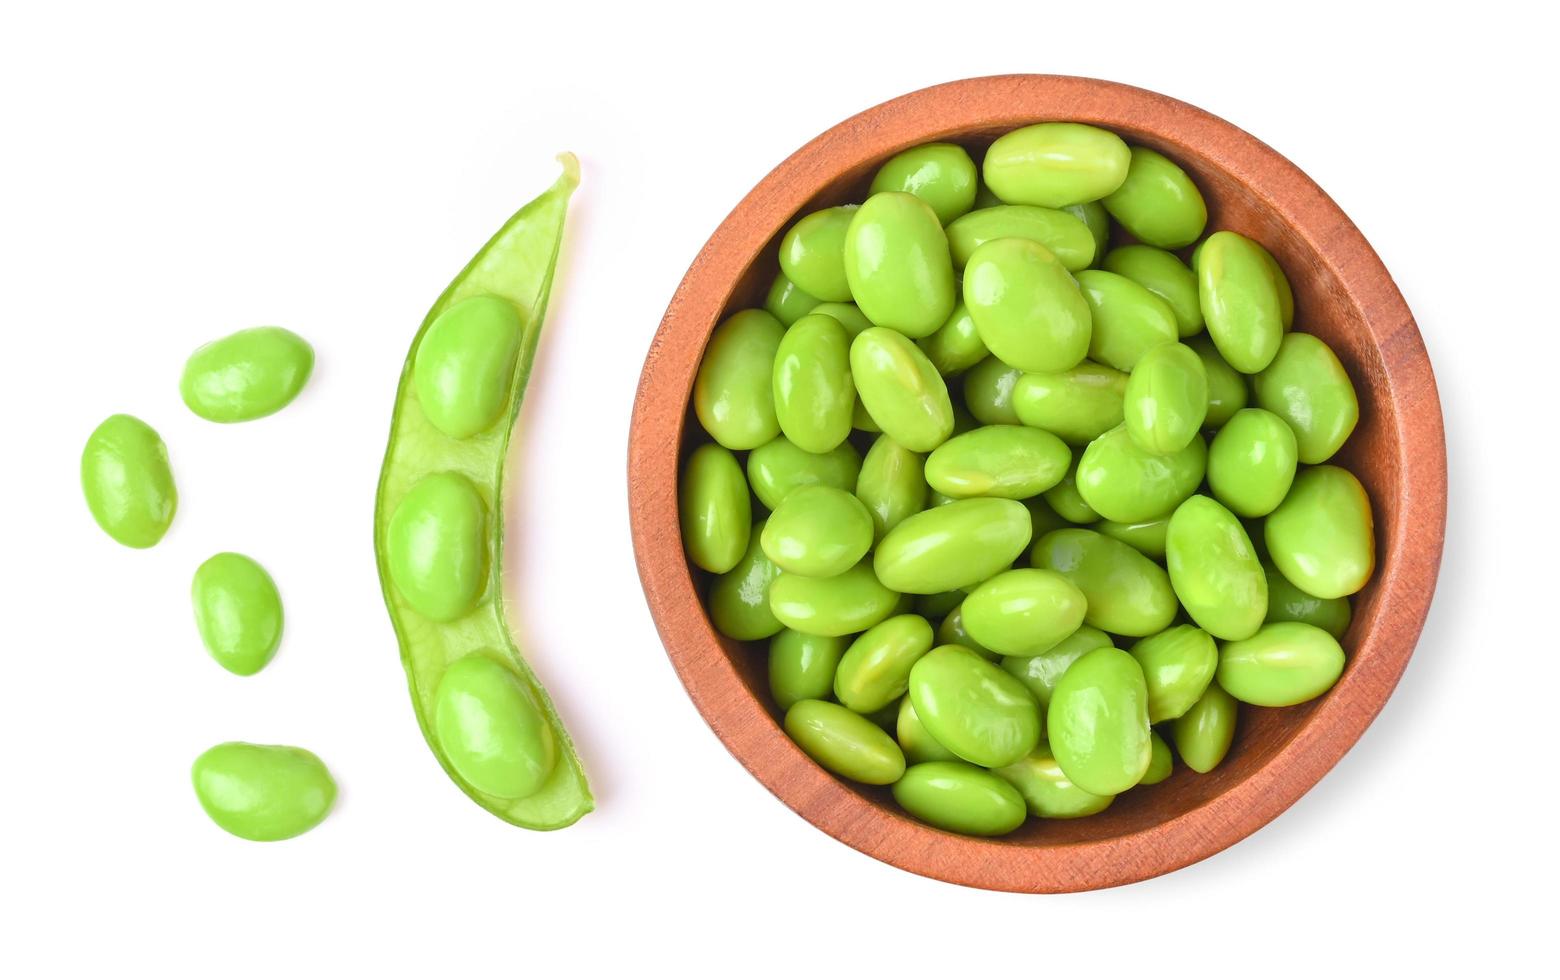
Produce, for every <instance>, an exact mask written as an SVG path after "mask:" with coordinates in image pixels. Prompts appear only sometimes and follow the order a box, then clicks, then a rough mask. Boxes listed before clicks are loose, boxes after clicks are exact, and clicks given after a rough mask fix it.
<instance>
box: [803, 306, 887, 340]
mask: <svg viewBox="0 0 1560 980" xmlns="http://www.w3.org/2000/svg"><path fill="white" fill-rule="evenodd" d="M807 312H809V313H822V314H823V315H825V316H832V317H834V319H836V320H838V321H840V326H842V327H844V328H845V332H846V333H847V334H849V335H850V339H851V340H855V339H856V336H857V335H858V334H860V333H861V331H863V330H866V329H867V328H869V327H871V326H872V321H871V320H868V319H867V318H866V316H865V315H863V314H862V312H861V310H860V308H859V307H857V306H856V304H855V303H819V304H818V305H817V306H814V307H813V308H812V309H810V310H808V311H807Z"/></svg>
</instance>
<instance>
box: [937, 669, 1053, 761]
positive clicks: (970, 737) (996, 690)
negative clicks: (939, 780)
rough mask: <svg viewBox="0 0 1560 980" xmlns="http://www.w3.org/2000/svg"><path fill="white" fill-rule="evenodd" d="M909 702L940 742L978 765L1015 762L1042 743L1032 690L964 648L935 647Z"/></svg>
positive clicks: (1038, 714)
mask: <svg viewBox="0 0 1560 980" xmlns="http://www.w3.org/2000/svg"><path fill="white" fill-rule="evenodd" d="M910 700H911V701H912V702H913V703H914V704H915V714H916V717H917V718H919V719H921V724H923V725H925V726H926V730H927V731H929V732H931V733H932V737H933V738H935V739H937V741H938V743H940V744H941V745H943V746H944V747H945V748H947V749H948V751H950V752H952V753H953V754H954V755H957V756H958V757H959V758H961V759H964V760H966V761H968V762H973V763H975V764H976V765H980V766H986V767H988V768H995V767H997V766H1005V765H1009V764H1011V763H1014V762H1017V761H1018V760H1019V759H1022V758H1023V757H1024V756H1026V755H1028V754H1029V752H1030V750H1031V749H1033V748H1034V747H1035V744H1036V743H1037V742H1038V741H1039V740H1040V709H1039V706H1038V705H1036V704H1035V699H1034V698H1033V697H1032V696H1031V695H1030V693H1029V691H1028V690H1027V689H1026V688H1025V687H1024V685H1023V684H1020V683H1019V682H1018V680H1017V679H1016V678H1015V677H1013V676H1012V675H1011V674H1008V673H1007V672H1005V671H1004V670H1003V669H1002V668H1001V667H998V666H997V665H996V664H994V663H992V662H991V661H989V660H986V659H985V658H983V657H981V656H980V654H978V653H975V652H974V651H972V650H967V649H965V648H964V647H956V646H942V647H937V648H935V649H933V650H932V651H931V652H930V653H927V654H925V655H923V656H922V657H921V658H920V659H919V660H917V661H916V662H915V666H913V667H911V668H910Z"/></svg>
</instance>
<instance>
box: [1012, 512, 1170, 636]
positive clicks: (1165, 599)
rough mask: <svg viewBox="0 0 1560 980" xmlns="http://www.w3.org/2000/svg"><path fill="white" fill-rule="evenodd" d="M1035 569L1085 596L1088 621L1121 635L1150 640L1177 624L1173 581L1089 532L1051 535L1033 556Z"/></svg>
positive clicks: (1118, 544) (1071, 530)
mask: <svg viewBox="0 0 1560 980" xmlns="http://www.w3.org/2000/svg"><path fill="white" fill-rule="evenodd" d="M1029 562H1030V564H1031V565H1033V566H1034V567H1035V568H1044V569H1049V570H1050V571H1052V572H1055V573H1057V574H1059V575H1061V576H1062V577H1063V578H1065V579H1067V580H1068V581H1069V582H1071V583H1072V584H1073V585H1074V586H1076V587H1077V588H1078V589H1079V591H1081V592H1082V593H1083V596H1084V598H1085V600H1086V601H1087V604H1088V605H1087V611H1086V612H1085V613H1084V616H1083V621H1084V622H1085V623H1088V624H1089V625H1090V626H1093V627H1095V628H1096V629H1101V630H1104V631H1105V632H1107V633H1115V634H1117V635H1118V636H1148V635H1150V634H1152V633H1158V632H1159V631H1160V630H1162V629H1164V628H1165V627H1167V626H1169V625H1170V623H1171V621H1172V620H1174V619H1175V614H1176V601H1175V592H1174V591H1172V589H1171V587H1170V577H1169V576H1168V575H1166V574H1165V570H1164V569H1162V568H1160V567H1159V566H1158V565H1157V564H1155V563H1154V562H1152V561H1150V560H1149V559H1147V558H1145V557H1144V556H1143V555H1141V554H1139V553H1138V552H1137V551H1136V550H1135V549H1134V548H1132V547H1131V546H1129V545H1125V544H1122V543H1121V542H1120V541H1117V540H1116V539H1114V538H1107V537H1106V536H1105V535H1103V534H1099V533H1097V532H1095V531H1090V530H1088V529H1087V528H1081V527H1077V528H1064V529H1063V530H1060V531H1052V532H1051V533H1050V534H1047V535H1046V536H1045V537H1043V538H1041V539H1040V540H1038V541H1036V542H1035V546H1034V549H1033V550H1032V551H1031V552H1030V554H1029Z"/></svg>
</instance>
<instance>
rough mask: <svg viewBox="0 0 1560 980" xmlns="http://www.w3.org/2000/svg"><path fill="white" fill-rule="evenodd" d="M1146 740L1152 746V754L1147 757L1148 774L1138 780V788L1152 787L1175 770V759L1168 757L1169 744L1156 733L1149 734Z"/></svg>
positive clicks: (1167, 777)
mask: <svg viewBox="0 0 1560 980" xmlns="http://www.w3.org/2000/svg"><path fill="white" fill-rule="evenodd" d="M1148 739H1149V741H1150V742H1151V743H1152V745H1153V754H1152V755H1150V756H1149V760H1148V772H1145V773H1144V774H1143V778H1142V779H1140V780H1138V785H1139V786H1153V785H1154V784H1156V783H1162V782H1164V781H1165V780H1167V779H1169V778H1170V773H1171V771H1172V770H1174V769H1175V759H1174V758H1172V757H1171V755H1170V743H1169V742H1166V741H1165V739H1164V736H1162V735H1160V734H1159V733H1158V732H1149V734H1148Z"/></svg>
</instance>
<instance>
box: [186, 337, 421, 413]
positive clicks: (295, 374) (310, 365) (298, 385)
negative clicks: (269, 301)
mask: <svg viewBox="0 0 1560 980" xmlns="http://www.w3.org/2000/svg"><path fill="white" fill-rule="evenodd" d="M430 332H431V328H430ZM313 370H314V348H313V347H310V346H309V342H308V341H307V340H304V339H303V338H302V337H300V336H298V335H297V334H295V333H293V332H292V331H291V330H284V329H283V328H281V327H250V328H249V329H248V330H240V331H238V332H237V333H233V334H229V335H228V336H226V337H223V338H221V339H220V340H214V341H212V342H211V343H209V344H205V345H203V346H201V347H199V348H197V349H196V351H195V353H193V354H191V355H190V359H189V360H188V361H186V362H185V364H184V374H183V376H182V377H181V378H180V379H179V395H180V396H181V397H182V398H183V399H184V404H185V405H187V406H189V409H190V411H192V412H194V413H195V414H196V415H199V416H200V417H201V418H203V419H206V420H208V421H211V422H248V421H250V420H251V419H258V418H263V417H264V416H267V415H270V414H271V413H273V412H279V411H281V410H282V409H284V408H286V407H287V405H288V404H289V403H290V402H291V401H292V400H293V399H294V398H297V397H298V392H300V391H302V390H303V386H304V385H305V384H307V383H308V380H309V374H310V373H311V372H312V371H313ZM430 418H431V417H430Z"/></svg>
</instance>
